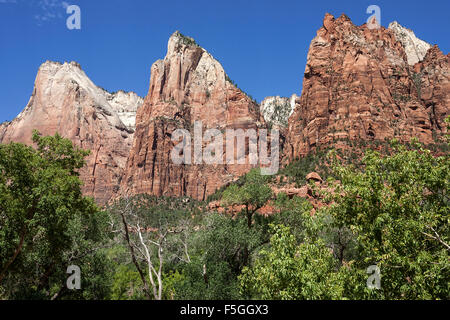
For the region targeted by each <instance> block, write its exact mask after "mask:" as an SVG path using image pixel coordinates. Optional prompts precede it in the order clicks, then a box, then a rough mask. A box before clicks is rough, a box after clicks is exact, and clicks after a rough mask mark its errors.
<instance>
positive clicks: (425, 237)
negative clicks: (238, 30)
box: [0, 134, 450, 300]
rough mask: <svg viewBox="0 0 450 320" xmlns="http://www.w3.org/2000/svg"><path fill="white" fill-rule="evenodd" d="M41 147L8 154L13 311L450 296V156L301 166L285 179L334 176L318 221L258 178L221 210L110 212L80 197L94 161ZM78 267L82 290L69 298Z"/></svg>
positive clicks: (7, 256)
mask: <svg viewBox="0 0 450 320" xmlns="http://www.w3.org/2000/svg"><path fill="white" fill-rule="evenodd" d="M34 141H35V145H36V148H35V149H34V148H31V147H27V146H24V145H21V144H14V143H12V144H8V145H0V172H1V175H0V268H1V269H0V299H1V298H3V299H18V298H19V299H20V298H23V299H120V300H122V299H449V298H450V287H449V281H448V280H449V279H450V260H449V259H450V258H449V251H450V230H449V225H450V224H449V222H450V221H449V220H450V215H449V212H450V208H449V195H448V187H449V183H450V176H449V175H450V171H449V157H448V154H444V155H441V156H439V157H438V156H434V155H433V154H432V153H431V152H430V151H429V150H427V149H424V148H423V147H422V146H420V145H419V144H415V143H411V144H409V145H408V146H407V147H405V146H404V145H400V144H399V143H397V142H394V143H393V144H392V145H390V146H389V147H386V148H384V149H383V152H382V153H381V152H379V151H375V150H371V149H370V148H369V149H366V150H365V152H364V157H362V158H358V161H356V162H355V161H342V158H343V157H342V154H337V153H336V152H330V153H328V156H326V153H325V152H318V153H316V154H312V155H310V156H308V157H307V158H305V159H299V160H298V161H296V162H294V163H292V164H291V165H289V166H287V167H286V168H285V169H283V170H282V171H281V173H280V176H283V177H287V179H290V180H289V181H290V182H293V183H296V184H297V185H304V184H305V183H306V180H305V179H304V177H305V176H306V174H307V173H308V172H310V171H313V170H317V169H319V170H318V171H320V172H321V174H322V175H324V177H325V176H328V177H329V179H328V181H327V182H326V186H327V187H326V188H322V189H320V188H317V186H316V185H315V184H314V183H311V185H310V188H311V189H312V190H313V193H314V196H317V197H319V198H320V199H321V201H322V203H323V206H321V209H319V208H317V206H316V209H315V210H312V209H313V206H312V204H311V203H310V202H309V201H308V200H306V199H303V198H300V197H296V196H295V197H291V198H289V197H288V195H287V194H284V193H279V194H278V195H275V194H274V193H273V192H272V188H271V186H270V185H271V184H274V183H277V179H276V178H269V177H267V176H262V175H260V172H259V170H256V169H255V170H252V171H250V172H249V173H248V174H247V175H245V176H243V177H241V178H240V179H239V180H238V181H237V182H235V183H233V184H231V185H229V186H226V187H224V188H222V189H221V190H219V191H218V192H217V193H216V194H215V195H214V200H219V201H220V204H221V206H222V208H223V209H224V210H220V211H219V212H217V211H215V210H211V209H208V206H207V203H202V202H198V201H194V200H192V199H190V198H186V197H184V198H170V197H155V196H150V195H137V196H133V197H125V198H122V199H119V200H117V201H116V202H115V203H113V204H111V205H110V206H108V207H107V208H105V210H104V211H101V210H99V209H98V208H97V207H96V206H95V205H94V203H93V201H92V199H89V198H86V197H83V196H82V194H81V190H80V187H81V182H80V179H79V177H78V173H77V172H78V170H79V169H80V168H82V166H83V164H84V160H83V159H84V157H85V156H86V154H87V152H85V151H82V150H79V149H76V148H74V147H73V146H72V144H71V143H70V141H68V140H66V139H62V138H61V137H60V136H58V135H56V136H54V137H40V136H39V135H38V134H35V135H34ZM375 149H377V148H375ZM377 150H380V149H377ZM338 159H339V161H338ZM324 163H326V164H327V167H325V166H324V165H323V164H324ZM352 163H353V164H352ZM278 183H281V184H283V181H282V180H281V182H280V181H278ZM265 206H270V207H272V208H273V212H274V213H273V214H269V215H264V214H262V212H261V210H262V208H264V207H265ZM69 265H77V266H79V267H80V269H81V280H82V281H81V289H80V290H69V289H68V288H67V287H66V279H67V278H68V276H69V275H68V274H67V273H66V270H67V267H68V266H69ZM374 268H376V269H377V270H379V272H380V279H379V280H380V281H379V287H378V288H377V287H375V288H374V287H371V286H369V285H368V284H369V282H370V281H368V280H370V279H371V278H372V279H373V276H374V275H377V273H376V272H375V273H373V272H372V271H371V270H374Z"/></svg>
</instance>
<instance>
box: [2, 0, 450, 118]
mask: <svg viewBox="0 0 450 320" xmlns="http://www.w3.org/2000/svg"><path fill="white" fill-rule="evenodd" d="M67 4H76V5H78V6H80V8H81V30H68V29H67V28H66V19H67V17H68V16H69V15H68V14H66V9H65V6H66V5H67ZM372 4H375V5H378V6H379V7H380V8H381V22H382V25H383V26H387V25H388V24H389V23H390V22H391V21H394V20H397V21H398V22H399V23H400V24H402V25H404V26H406V27H408V28H410V29H413V30H414V31H415V33H416V35H417V36H418V37H420V38H422V39H423V40H425V41H427V42H430V43H432V44H438V45H439V47H440V48H441V50H442V51H443V52H444V53H445V54H447V53H448V52H449V47H450V41H449V36H448V31H449V29H450V28H449V26H450V19H448V13H449V12H450V1H448V0H427V1H423V0H420V1H413V0H409V1H404V0H396V1H393V0H390V1H375V0H369V1H365V0H341V1H337V0H316V1H311V0H309V1H303V0H259V1H254V0H240V1H235V0H226V1H216V0H191V1H188V0H166V1H153V0H126V1H124V0H120V1H119V0H108V1H106V0H85V1H83V0H78V1H76V0H65V3H63V1H59V0H0V122H2V121H4V120H11V119H13V118H14V117H15V116H16V115H17V114H18V113H19V112H20V111H21V110H22V109H23V108H24V107H25V105H26V103H27V102H28V99H29V97H30V94H31V92H32V90H33V83H34V79H35V76H36V72H37V70H38V68H39V66H40V64H41V63H43V62H45V61H46V60H55V61H61V62H63V61H72V60H74V61H77V62H79V63H80V64H81V66H82V67H83V70H84V71H85V72H86V74H87V75H88V76H89V77H90V78H91V79H92V80H93V81H94V83H96V84H97V85H99V86H101V87H103V88H105V89H107V90H109V91H116V90H119V89H123V90H127V91H135V92H137V93H138V94H139V95H141V96H145V95H146V93H147V90H148V84H149V79H150V67H151V65H152V63H153V62H154V61H156V60H157V59H161V58H163V57H164V56H165V53H166V49H167V40H168V38H169V36H170V35H171V34H172V33H173V32H174V31H175V30H180V31H181V32H182V33H184V34H186V35H189V36H192V37H193V38H195V39H196V41H197V42H198V43H199V44H200V45H201V46H202V47H204V48H205V49H207V50H208V51H209V52H211V53H212V54H213V56H214V57H215V58H216V59H218V60H219V61H220V62H221V63H222V65H223V66H224V68H225V71H226V72H227V73H228V75H229V76H230V78H231V79H233V80H234V81H235V82H236V83H237V84H238V85H239V87H240V88H242V89H243V90H244V91H246V92H247V93H249V94H250V95H252V96H253V97H254V98H256V99H257V100H258V101H260V100H262V99H263V98H264V97H266V96H271V95H281V96H290V95H291V94H292V93H297V94H299V93H300V92H301V84H302V78H303V72H304V69H305V63H306V55H307V52H308V47H309V43H310V41H311V39H312V38H313V37H314V36H315V34H316V31H317V29H319V28H320V27H321V25H322V19H323V17H324V15H325V13H326V12H329V13H331V14H333V15H334V16H335V17H337V16H339V15H340V14H342V13H346V14H347V15H348V16H349V17H350V18H351V19H352V21H353V22H354V23H355V24H358V25H361V24H363V23H365V22H366V20H367V18H368V17H369V15H368V14H366V9H367V7H368V6H369V5H372Z"/></svg>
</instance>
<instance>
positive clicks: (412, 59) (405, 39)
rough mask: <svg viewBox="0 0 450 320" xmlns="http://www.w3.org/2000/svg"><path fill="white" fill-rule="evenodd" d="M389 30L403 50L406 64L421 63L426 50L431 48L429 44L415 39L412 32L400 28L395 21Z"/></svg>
mask: <svg viewBox="0 0 450 320" xmlns="http://www.w3.org/2000/svg"><path fill="white" fill-rule="evenodd" d="M389 29H390V30H392V31H393V32H394V34H395V37H396V38H397V40H398V41H400V42H401V43H402V45H403V47H404V48H405V52H406V55H407V57H408V64H409V65H411V66H413V65H415V64H416V63H417V62H420V61H422V60H423V58H424V57H425V55H426V54H427V51H428V49H430V48H431V45H430V44H429V43H427V42H425V41H423V40H420V39H419V38H417V37H416V35H415V34H414V32H413V31H412V30H410V29H407V28H404V27H402V26H401V25H400V24H399V23H398V22H397V21H394V22H391V23H390V24H389Z"/></svg>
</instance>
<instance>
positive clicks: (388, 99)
mask: <svg viewBox="0 0 450 320" xmlns="http://www.w3.org/2000/svg"><path fill="white" fill-rule="evenodd" d="M396 30H397V31H398V27H396V28H394V30H391V29H385V28H383V27H381V28H379V29H372V30H370V29H369V28H367V26H366V25H362V26H355V25H354V24H353V23H352V22H351V21H350V19H349V18H348V17H347V16H345V15H342V16H341V17H339V18H338V19H335V18H334V17H333V16H332V15H330V14H327V15H326V16H325V18H324V21H323V26H322V27H321V28H320V29H319V30H318V31H317V35H316V37H315V38H314V39H313V40H312V42H311V45H310V48H309V52H308V58H307V64H306V68H305V73H304V80H303V90H302V96H301V98H300V99H297V100H296V101H297V102H296V107H295V110H294V113H293V114H292V116H291V117H290V118H289V126H288V134H287V143H286V147H285V158H286V159H287V160H288V161H289V160H292V159H294V158H296V157H300V156H304V155H306V154H308V153H309V152H311V151H312V150H314V149H316V148H317V147H318V146H336V145H339V144H348V142H349V141H350V140H379V141H385V140H388V139H391V138H394V137H396V138H398V139H399V140H401V141H409V140H410V139H411V138H412V137H417V138H419V140H420V141H422V142H424V143H432V142H433V136H439V135H441V134H442V133H443V132H444V131H445V126H444V125H443V121H444V119H445V117H446V116H447V115H448V114H449V101H448V99H449V90H448V88H449V87H448V84H449V72H448V70H449V68H448V67H449V64H448V62H449V56H448V55H447V56H444V55H443V54H442V52H441V51H440V50H439V49H438V48H437V47H435V48H433V49H430V50H428V51H427V54H426V56H425V57H424V61H423V63H420V64H416V66H415V67H412V66H411V65H410V63H412V61H408V60H409V59H408V54H407V52H406V51H405V47H404V44H403V43H402V42H401V41H399V40H398V36H397V31H396Z"/></svg>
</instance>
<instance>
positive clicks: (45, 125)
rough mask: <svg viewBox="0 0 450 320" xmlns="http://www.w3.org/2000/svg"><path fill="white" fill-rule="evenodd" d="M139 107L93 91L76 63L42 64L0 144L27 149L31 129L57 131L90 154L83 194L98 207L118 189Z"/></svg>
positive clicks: (129, 96)
mask: <svg viewBox="0 0 450 320" xmlns="http://www.w3.org/2000/svg"><path fill="white" fill-rule="evenodd" d="M141 103H142V99H141V98H139V97H138V96H137V95H136V94H134V93H124V92H119V93H117V94H110V93H108V92H106V91H104V90H103V89H101V88H99V87H97V86H96V85H95V84H94V83H92V81H91V80H90V79H89V78H88V77H87V76H86V74H85V73H84V72H83V70H82V69H81V67H80V66H79V65H78V64H77V63H75V62H71V63H64V64H60V63H57V62H46V63H44V64H42V65H41V67H40V68H39V71H38V74H37V77H36V81H35V85H34V90H33V94H32V95H31V98H30V100H29V102H28V104H27V106H26V107H25V109H24V110H23V111H22V112H21V113H20V114H19V115H18V116H17V117H16V118H15V119H14V120H13V121H12V122H11V123H9V124H6V125H5V126H3V129H2V127H0V143H8V142H11V141H14V142H22V143H26V144H32V131H33V129H36V130H38V131H39V132H40V133H41V134H43V135H53V134H55V133H56V132H58V133H59V134H61V135H62V136H63V137H66V138H69V139H70V140H72V141H73V142H74V144H75V145H77V146H79V147H81V148H83V149H89V150H91V154H90V155H89V156H88V157H87V159H86V161H87V165H86V166H85V167H84V168H83V169H82V170H81V172H80V175H81V179H82V180H83V182H84V186H83V192H84V193H85V194H86V195H90V196H93V197H94V198H95V199H96V200H97V202H98V203H101V204H103V203H106V202H107V201H108V200H109V199H110V198H111V196H112V194H113V193H114V191H117V189H118V185H119V179H120V177H121V176H122V171H123V169H124V167H125V164H126V160H127V157H128V152H129V149H130V147H131V143H132V139H133V127H134V118H135V112H136V110H137V108H138V107H139V105H140V104H141Z"/></svg>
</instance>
